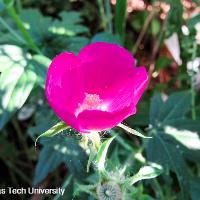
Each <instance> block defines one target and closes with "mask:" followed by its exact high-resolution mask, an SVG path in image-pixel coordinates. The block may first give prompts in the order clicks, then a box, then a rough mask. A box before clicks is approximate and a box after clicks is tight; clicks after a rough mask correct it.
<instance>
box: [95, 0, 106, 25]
mask: <svg viewBox="0 0 200 200" xmlns="http://www.w3.org/2000/svg"><path fill="white" fill-rule="evenodd" d="M97 3H98V6H99V12H100V16H101V24H102V26H103V29H105V28H106V21H107V19H106V15H105V10H104V5H103V0H97Z"/></svg>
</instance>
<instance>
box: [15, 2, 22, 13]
mask: <svg viewBox="0 0 200 200" xmlns="http://www.w3.org/2000/svg"><path fill="white" fill-rule="evenodd" d="M16 6H17V11H18V12H21V10H22V5H21V0H16Z"/></svg>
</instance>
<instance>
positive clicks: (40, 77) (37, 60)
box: [30, 55, 51, 88]
mask: <svg viewBox="0 0 200 200" xmlns="http://www.w3.org/2000/svg"><path fill="white" fill-rule="evenodd" d="M30 62H31V63H32V66H33V69H32V70H33V71H34V72H35V73H36V74H37V82H36V83H37V84H38V85H40V86H41V87H42V88H44V86H45V80H46V74H47V69H48V67H49V65H50V63H51V60H50V59H49V58H48V57H46V56H44V55H33V56H32V59H31V61H30Z"/></svg>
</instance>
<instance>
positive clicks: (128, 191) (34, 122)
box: [0, 0, 200, 200]
mask: <svg viewBox="0 0 200 200" xmlns="http://www.w3.org/2000/svg"><path fill="white" fill-rule="evenodd" d="M199 13H200V6H199V1H197V0H192V1H189V0H182V1H181V0H175V1H174V0H173V1H172V0H163V1H155V0H149V1H142V0H137V1H131V0H127V1H126V0H117V1H111V2H110V1H109V0H96V1H89V0H84V1H83V0H74V1H72V0H71V1H61V0H50V1H44V0H35V1H33V0H21V1H20V0H16V1H14V0H0V24H1V25H0V72H1V75H0V133H1V134H0V177H1V181H0V188H6V187H8V186H13V187H15V188H21V187H24V188H27V187H31V186H34V187H41V188H56V187H63V188H66V191H65V195H64V196H63V197H61V196H59V195H57V196H47V195H46V196H44V195H43V196H37V195H33V196H31V197H30V196H29V195H17V196H15V197H14V198H18V199H29V198H30V199H54V200H57V199H65V200H68V199H69V200H71V199H81V200H82V199H83V200H84V199H89V200H92V199H100V200H101V199H107V198H106V193H105V191H106V190H107V189H109V190H111V191H113V193H112V195H113V196H112V198H110V199H125V200H126V199H127V200H129V199H134V200H137V199H138V200H153V199H159V200H176V199H181V200H189V199H191V200H199V194H200V164H199V162H200V138H199V137H200V123H199V120H200V103H199V99H200V95H199V90H200V58H199V55H200V46H199V44H200V37H199V34H200V26H199V24H200V14H199ZM97 41H105V42H110V43H117V44H120V45H122V46H124V47H126V48H127V49H129V50H130V51H131V52H132V53H133V55H134V57H135V58H136V61H137V65H138V66H139V65H144V66H146V67H147V68H148V70H149V77H150V82H149V87H148V90H147V91H146V93H145V95H144V96H143V98H142V100H141V102H140V103H139V105H138V111H137V114H136V115H135V116H131V117H129V118H128V119H127V120H126V122H125V124H127V125H128V126H129V127H131V128H134V129H136V130H138V131H139V132H140V133H142V134H144V135H146V136H149V137H152V138H149V139H147V138H138V137H136V136H134V135H132V134H130V133H127V132H126V131H124V130H122V129H121V128H119V127H117V128H114V129H112V130H108V131H106V132H104V133H101V134H100V135H101V137H100V138H98V136H97V137H94V138H93V139H92V141H93V142H92V141H90V139H89V140H86V138H84V137H82V136H81V135H79V134H78V133H76V132H75V131H74V130H72V129H70V128H69V127H66V126H65V125H64V124H63V123H62V122H60V120H59V119H58V117H57V116H55V114H54V113H53V111H52V110H51V109H50V108H49V106H48V105H47V102H46V100H45V97H44V84H45V78H46V71H47V68H48V65H49V63H50V61H51V59H52V58H53V57H54V56H55V55H57V54H58V53H60V52H62V51H72V52H75V53H77V52H78V51H79V50H80V48H82V47H83V46H85V45H86V44H89V43H92V42H97ZM42 133H44V134H43V136H47V137H40V138H39V140H38V142H37V146H36V148H35V146H34V143H35V141H36V139H37V138H38V136H39V135H40V134H42ZM58 133H59V134H58ZM100 140H101V141H100ZM156 176H158V177H157V178H156V179H151V178H154V177H156ZM144 179H148V180H144ZM141 180H143V181H141ZM138 181H139V182H138ZM1 199H10V196H7V195H1Z"/></svg>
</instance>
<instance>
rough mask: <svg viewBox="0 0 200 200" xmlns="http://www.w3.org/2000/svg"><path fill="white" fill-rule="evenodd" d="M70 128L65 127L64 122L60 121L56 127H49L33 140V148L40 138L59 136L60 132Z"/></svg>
mask: <svg viewBox="0 0 200 200" xmlns="http://www.w3.org/2000/svg"><path fill="white" fill-rule="evenodd" d="M68 128H70V127H69V126H67V125H66V124H65V122H63V121H61V122H59V123H57V124H56V125H54V126H53V127H51V128H50V129H49V130H47V131H45V132H44V133H42V134H41V135H39V136H38V137H37V138H36V140H35V146H36V143H37V141H38V140H39V138H41V137H53V136H55V135H57V134H59V133H60V132H62V131H64V130H66V129H68Z"/></svg>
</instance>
